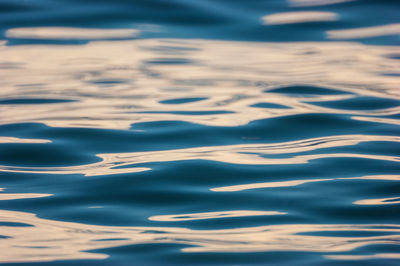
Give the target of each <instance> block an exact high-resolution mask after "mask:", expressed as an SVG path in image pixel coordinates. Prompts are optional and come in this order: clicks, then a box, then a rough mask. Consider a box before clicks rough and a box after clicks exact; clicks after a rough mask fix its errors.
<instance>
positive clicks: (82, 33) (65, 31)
mask: <svg viewBox="0 0 400 266" xmlns="http://www.w3.org/2000/svg"><path fill="white" fill-rule="evenodd" d="M138 34H139V31H138V30H134V29H88V28H67V27H38V28H33V27H32V28H14V29H10V30H8V31H7V32H6V37H8V38H17V39H20V38H22V39H56V40H63V39H66V40H73V39H77V40H79V39H84V40H88V39H89V40H90V39H91V40H93V39H126V38H132V37H134V36H136V35H138Z"/></svg>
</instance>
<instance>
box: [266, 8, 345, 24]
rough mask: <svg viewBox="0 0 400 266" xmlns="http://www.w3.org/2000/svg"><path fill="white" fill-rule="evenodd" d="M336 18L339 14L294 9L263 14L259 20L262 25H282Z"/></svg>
mask: <svg viewBox="0 0 400 266" xmlns="http://www.w3.org/2000/svg"><path fill="white" fill-rule="evenodd" d="M338 19H339V15H338V14H336V13H333V12H320V11H302V12H300V11H297V12H296V11H295V12H285V13H274V14H270V15H265V16H263V17H262V18H261V21H262V24H264V25H282V24H296V23H306V22H321V21H336V20H338Z"/></svg>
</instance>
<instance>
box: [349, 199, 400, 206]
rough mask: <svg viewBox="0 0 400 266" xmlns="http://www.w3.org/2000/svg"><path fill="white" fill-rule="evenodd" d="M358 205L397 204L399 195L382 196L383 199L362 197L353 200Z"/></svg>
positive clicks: (399, 200) (399, 201)
mask: <svg viewBox="0 0 400 266" xmlns="http://www.w3.org/2000/svg"><path fill="white" fill-rule="evenodd" d="M353 203H354V204H358V205H385V204H399V203H400V197H393V198H383V199H363V200H357V201H355V202H353Z"/></svg>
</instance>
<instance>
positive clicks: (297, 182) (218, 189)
mask: <svg viewBox="0 0 400 266" xmlns="http://www.w3.org/2000/svg"><path fill="white" fill-rule="evenodd" d="M350 179H368V180H389V181H400V176H399V175H371V176H361V177H344V178H342V177H339V178H325V179H308V180H290V181H280V182H264V183H252V184H243V185H235V186H226V187H216V188H211V189H210V190H211V191H214V192H236V191H243V190H249V189H259V188H276V187H294V186H299V185H302V184H306V183H312V182H324V181H333V180H350ZM375 202H380V201H379V200H378V201H376V200H375V201H374V200H361V201H356V202H355V203H354V204H369V203H374V204H375ZM389 203H390V202H389ZM389 203H387V204H389Z"/></svg>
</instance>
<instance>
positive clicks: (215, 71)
mask: <svg viewBox="0 0 400 266" xmlns="http://www.w3.org/2000/svg"><path fill="white" fill-rule="evenodd" d="M396 53H400V48H399V47H395V46H372V45H363V44H359V43H350V42H335V43H328V42H327V43H324V42H318V43H313V42H308V43H307V42H302V43H255V42H238V41H212V40H175V39H165V40H162V39H147V40H128V41H95V42H90V43H88V44H85V45H76V46H73V45H57V46H54V45H18V46H6V44H5V43H3V44H0V58H1V59H0V67H1V74H0V75H1V78H0V86H1V88H2V90H1V92H0V97H1V98H2V99H11V100H12V99H31V98H32V99H38V98H39V99H56V100H57V99H63V100H67V99H69V100H73V102H64V103H47V104H4V103H3V104H0V124H7V123H19V122H21V123H22V122H38V123H44V124H46V125H48V126H57V127H91V128H110V129H128V128H130V125H131V124H132V123H138V122H150V121H163V120H179V121H187V122H191V123H199V124H204V125H213V126H237V125H244V124H247V123H249V122H250V121H254V120H258V119H267V118H273V117H281V116H288V115H295V114H307V113H335V114H341V113H343V114H351V115H354V116H364V115H368V116H371V115H374V116H385V115H386V116H387V115H395V114H398V113H399V107H393V108H386V109H378V110H341V109H332V108H328V107H321V106H317V105H314V104H313V102H323V101H335V100H336V101H337V100H341V99H342V100H343V99H349V98H352V97H354V98H355V97H358V96H371V97H380V98H390V99H393V98H395V99H399V98H400V96H399V90H398V84H399V77H397V76H393V75H384V73H394V72H396V69H400V61H399V60H393V59H391V58H389V57H388V55H389V54H396ZM237 55H246V56H237ZM298 84H300V85H301V84H307V85H315V86H317V87H321V90H324V88H333V89H336V90H338V91H339V94H337V95H323V94H322V95H319V94H316V95H310V96H307V95H305V96H304V95H303V96H301V95H297V96H296V95H287V94H283V93H276V92H273V91H271V90H272V89H274V88H277V87H281V86H291V85H298ZM322 85H323V86H322ZM264 91H265V92H264ZM340 91H343V94H340ZM349 93H351V94H349ZM188 97H190V98H203V99H202V100H199V101H194V102H189V103H185V104H164V103H163V101H165V100H171V99H178V98H188ZM257 103H272V104H274V103H275V104H281V105H282V104H284V105H285V106H286V107H287V108H280V109H278V108H273V107H272V108H257V107H255V106H254V105H255V104H257ZM21 107H23V108H21ZM154 111H156V112H154ZM179 112H182V113H179Z"/></svg>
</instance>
